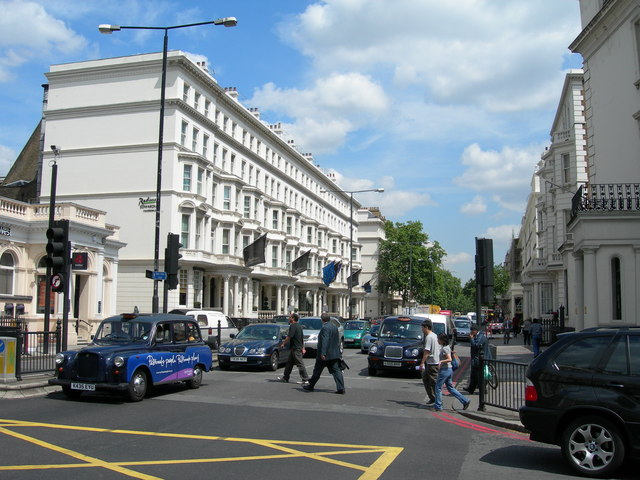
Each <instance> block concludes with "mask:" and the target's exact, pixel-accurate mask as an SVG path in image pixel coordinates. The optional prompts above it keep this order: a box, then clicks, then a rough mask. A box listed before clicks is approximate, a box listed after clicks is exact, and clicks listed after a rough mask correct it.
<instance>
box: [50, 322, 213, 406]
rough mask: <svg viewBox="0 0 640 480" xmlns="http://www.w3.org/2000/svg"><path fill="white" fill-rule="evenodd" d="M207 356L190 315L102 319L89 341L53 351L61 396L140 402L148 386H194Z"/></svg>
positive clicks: (209, 358) (55, 381)
mask: <svg viewBox="0 0 640 480" xmlns="http://www.w3.org/2000/svg"><path fill="white" fill-rule="evenodd" d="M211 363H212V355H211V349H210V348H209V346H208V345H207V344H206V343H205V342H204V341H203V340H202V337H201V335H200V329H199V327H198V324H197V322H196V321H195V320H194V319H193V318H192V317H187V316H185V315H174V314H138V313H132V314H122V315H116V316H113V317H110V318H107V319H105V320H103V321H102V322H101V323H100V326H99V327H98V330H97V331H96V334H95V335H94V336H93V340H92V342H91V344H89V345H88V346H86V347H84V348H82V349H80V350H73V351H66V352H60V353H58V354H57V355H56V377H55V378H52V379H50V380H49V385H60V386H62V391H63V392H64V394H65V395H66V396H67V397H70V398H74V397H78V396H80V395H81V394H82V392H96V391H102V392H122V393H124V394H126V395H127V397H128V398H129V400H131V401H133V402H137V401H140V400H142V399H143V398H144V397H145V395H146V393H147V392H148V391H149V389H150V388H151V387H153V385H158V384H163V383H175V382H185V383H186V384H187V385H188V386H189V387H190V388H198V387H199V386H200V384H201V383H202V374H203V372H206V371H209V370H211Z"/></svg>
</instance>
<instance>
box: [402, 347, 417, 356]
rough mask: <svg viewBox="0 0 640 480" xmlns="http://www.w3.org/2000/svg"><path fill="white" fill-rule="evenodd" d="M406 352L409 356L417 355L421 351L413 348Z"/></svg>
mask: <svg viewBox="0 0 640 480" xmlns="http://www.w3.org/2000/svg"><path fill="white" fill-rule="evenodd" d="M405 353H406V355H407V357H417V356H418V353H420V351H419V350H418V349H417V348H412V349H411V350H407V351H406V352H405Z"/></svg>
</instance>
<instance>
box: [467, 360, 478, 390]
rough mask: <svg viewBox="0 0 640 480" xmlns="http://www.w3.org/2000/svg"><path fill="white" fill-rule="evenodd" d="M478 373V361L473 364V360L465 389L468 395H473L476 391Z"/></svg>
mask: <svg viewBox="0 0 640 480" xmlns="http://www.w3.org/2000/svg"><path fill="white" fill-rule="evenodd" d="M479 372H480V365H479V362H478V360H476V361H475V363H474V362H473V360H472V361H471V372H470V373H469V385H467V388H465V390H466V391H467V392H469V393H473V392H475V391H476V388H477V387H478V373H479Z"/></svg>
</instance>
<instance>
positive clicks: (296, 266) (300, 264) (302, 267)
mask: <svg viewBox="0 0 640 480" xmlns="http://www.w3.org/2000/svg"><path fill="white" fill-rule="evenodd" d="M310 253H311V250H307V251H306V252H305V253H303V254H302V255H300V256H299V257H298V258H296V259H295V260H294V261H293V263H292V264H291V275H299V274H301V273H302V272H306V271H307V270H308V269H309V254H310Z"/></svg>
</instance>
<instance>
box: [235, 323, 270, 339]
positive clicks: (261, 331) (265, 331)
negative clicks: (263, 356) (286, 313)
mask: <svg viewBox="0 0 640 480" xmlns="http://www.w3.org/2000/svg"><path fill="white" fill-rule="evenodd" d="M279 332H280V328H278V327H277V326H275V325H274V326H271V325H247V326H246V327H244V328H243V329H242V330H241V331H240V333H238V335H237V336H236V338H237V339H240V340H278V334H279Z"/></svg>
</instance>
